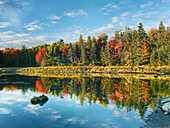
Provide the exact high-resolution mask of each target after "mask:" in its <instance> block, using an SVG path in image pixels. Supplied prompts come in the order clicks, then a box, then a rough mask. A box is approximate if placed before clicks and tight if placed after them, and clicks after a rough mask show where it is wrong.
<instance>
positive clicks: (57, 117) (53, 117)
mask: <svg viewBox="0 0 170 128" xmlns="http://www.w3.org/2000/svg"><path fill="white" fill-rule="evenodd" d="M49 118H50V119H51V120H57V119H60V118H61V116H56V115H52V116H49Z"/></svg>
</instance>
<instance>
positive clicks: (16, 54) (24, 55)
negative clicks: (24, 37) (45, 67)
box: [0, 45, 38, 67]
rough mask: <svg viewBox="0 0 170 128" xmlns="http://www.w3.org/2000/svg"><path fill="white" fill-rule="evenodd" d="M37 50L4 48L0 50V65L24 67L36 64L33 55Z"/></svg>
mask: <svg viewBox="0 0 170 128" xmlns="http://www.w3.org/2000/svg"><path fill="white" fill-rule="evenodd" d="M36 54H37V51H33V50H29V49H26V48H25V46H24V45H23V47H22V49H21V50H20V49H14V48H10V49H9V48H6V49H5V50H1V51H0V66H3V67H26V66H38V64H37V62H36V60H35V56H36Z"/></svg>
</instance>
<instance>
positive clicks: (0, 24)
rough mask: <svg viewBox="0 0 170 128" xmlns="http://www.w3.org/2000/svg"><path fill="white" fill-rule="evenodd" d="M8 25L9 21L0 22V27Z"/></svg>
mask: <svg viewBox="0 0 170 128" xmlns="http://www.w3.org/2000/svg"><path fill="white" fill-rule="evenodd" d="M8 26H10V23H9V22H0V28H6V27H8Z"/></svg>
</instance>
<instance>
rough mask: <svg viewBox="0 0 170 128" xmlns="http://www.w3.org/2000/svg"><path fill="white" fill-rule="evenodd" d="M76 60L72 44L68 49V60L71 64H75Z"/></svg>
mask: <svg viewBox="0 0 170 128" xmlns="http://www.w3.org/2000/svg"><path fill="white" fill-rule="evenodd" d="M74 58H75V57H74V53H73V45H72V44H71V43H70V44H69V48H68V59H69V61H70V63H74Z"/></svg>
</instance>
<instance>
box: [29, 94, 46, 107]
mask: <svg viewBox="0 0 170 128" xmlns="http://www.w3.org/2000/svg"><path fill="white" fill-rule="evenodd" d="M47 101H48V97H47V96H45V95H44V94H42V95H41V96H38V97H36V96H34V97H33V98H31V103H32V104H34V105H36V104H39V105H40V106H43V105H44V104H45V103H46V102H47Z"/></svg>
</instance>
